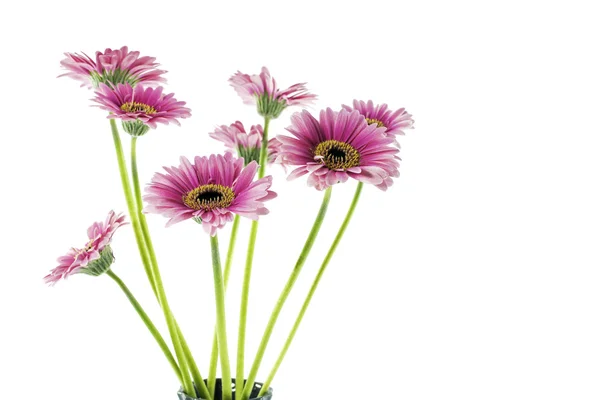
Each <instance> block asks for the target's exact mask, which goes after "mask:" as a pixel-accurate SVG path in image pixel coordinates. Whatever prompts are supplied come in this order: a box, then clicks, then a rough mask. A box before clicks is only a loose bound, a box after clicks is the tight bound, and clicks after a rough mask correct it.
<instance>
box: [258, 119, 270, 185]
mask: <svg viewBox="0 0 600 400" xmlns="http://www.w3.org/2000/svg"><path fill="white" fill-rule="evenodd" d="M269 122H271V118H269V117H265V126H264V127H263V137H262V146H261V148H260V166H259V168H258V179H260V178H262V177H264V176H265V170H266V168H267V155H268V153H269V149H268V146H269Z"/></svg>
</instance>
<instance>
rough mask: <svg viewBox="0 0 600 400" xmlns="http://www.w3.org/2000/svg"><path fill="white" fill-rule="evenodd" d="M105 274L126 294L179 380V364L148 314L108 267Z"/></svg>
mask: <svg viewBox="0 0 600 400" xmlns="http://www.w3.org/2000/svg"><path fill="white" fill-rule="evenodd" d="M106 274H107V275H108V276H110V277H111V278H112V279H113V280H114V281H115V282H116V283H117V285H119V287H120V288H121V290H122V291H123V293H125V296H127V299H129V302H130V303H131V305H132V306H133V308H134V309H135V311H137V313H138V315H139V316H140V318H141V319H142V321H143V322H144V324H145V325H146V328H148V330H149V331H150V333H151V334H152V337H154V340H156V343H158V346H159V347H160V349H161V350H162V352H163V353H164V355H165V357H167V361H169V364H171V368H173V371H174V372H175V374H176V375H177V379H179V381H180V382H181V371H180V370H179V365H177V362H176V361H175V359H174V358H173V354H172V353H171V350H169V346H167V344H166V343H165V340H164V339H163V337H162V335H161V334H160V332H159V331H158V329H156V326H155V325H154V323H152V320H151V319H150V317H149V316H148V314H146V312H145V311H144V309H143V308H142V306H141V305H140V303H139V302H138V301H137V299H136V298H135V297H134V296H133V293H131V291H130V290H129V288H128V287H127V285H125V283H124V282H123V281H122V280H121V278H119V277H118V276H117V274H115V273H114V272H113V271H112V270H110V269H109V270H108V271H106Z"/></svg>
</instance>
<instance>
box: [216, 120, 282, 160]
mask: <svg viewBox="0 0 600 400" xmlns="http://www.w3.org/2000/svg"><path fill="white" fill-rule="evenodd" d="M208 135H209V136H210V137H211V138H213V139H216V140H218V141H220V142H223V143H224V144H225V148H226V150H227V151H228V152H234V151H235V152H237V155H238V157H241V158H243V159H244V161H245V162H246V164H249V163H251V162H252V161H256V162H260V149H261V146H262V139H263V127H262V125H252V126H251V127H250V132H246V130H245V129H244V124H242V123H241V122H240V121H235V122H234V123H233V124H231V125H229V126H227V125H221V126H218V127H217V128H215V131H214V132H210V133H209V134H208ZM277 146H278V143H277V142H276V141H275V140H274V139H271V140H269V143H268V149H267V151H268V156H267V162H268V163H269V164H270V163H272V162H273V161H274V160H275V157H274V153H275V152H276V147H277Z"/></svg>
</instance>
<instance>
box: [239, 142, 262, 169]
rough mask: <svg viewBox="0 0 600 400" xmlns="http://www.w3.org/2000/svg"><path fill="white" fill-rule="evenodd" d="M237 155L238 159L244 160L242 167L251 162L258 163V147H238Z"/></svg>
mask: <svg viewBox="0 0 600 400" xmlns="http://www.w3.org/2000/svg"><path fill="white" fill-rule="evenodd" d="M237 153H238V157H240V158H243V159H244V165H248V164H250V163H251V162H252V161H256V162H257V163H260V147H244V146H238V148H237Z"/></svg>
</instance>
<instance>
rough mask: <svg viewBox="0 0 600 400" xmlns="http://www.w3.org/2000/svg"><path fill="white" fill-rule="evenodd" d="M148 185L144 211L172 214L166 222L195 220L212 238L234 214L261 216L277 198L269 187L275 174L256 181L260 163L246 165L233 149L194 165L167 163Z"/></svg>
mask: <svg viewBox="0 0 600 400" xmlns="http://www.w3.org/2000/svg"><path fill="white" fill-rule="evenodd" d="M164 169H165V171H166V174H163V173H156V174H155V175H154V177H153V178H152V181H151V182H150V184H148V186H147V187H146V193H147V194H146V195H145V196H144V200H145V201H146V202H147V206H146V208H145V209H144V211H145V212H150V213H156V214H162V215H164V216H165V217H167V218H169V221H168V222H167V226H170V225H173V224H175V223H177V222H180V221H183V220H186V219H190V218H193V219H195V220H196V221H198V222H201V224H202V227H203V228H204V230H205V231H206V232H207V233H209V234H210V235H211V236H214V235H216V234H217V229H220V228H222V227H223V226H225V224H226V223H227V222H229V221H232V220H233V215H234V214H237V215H241V216H243V217H247V218H250V219H253V220H257V219H258V217H259V215H265V214H267V213H268V212H269V211H268V210H267V209H266V208H265V206H264V202H265V201H267V200H270V199H273V198H275V197H276V194H275V192H272V191H270V190H269V188H270V187H271V183H272V177H271V176H267V177H264V178H261V179H258V180H256V181H254V182H253V181H252V180H253V179H254V176H255V175H256V171H257V169H258V164H257V163H256V162H255V161H253V162H251V163H250V164H248V165H247V166H245V167H244V160H243V159H241V158H237V159H234V158H233V156H232V155H231V153H226V154H225V155H224V156H222V155H214V154H213V155H211V156H210V157H208V158H207V157H195V158H194V163H193V164H192V163H191V162H190V161H189V160H188V159H187V158H185V157H181V164H180V165H179V167H170V168H169V167H164Z"/></svg>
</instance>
